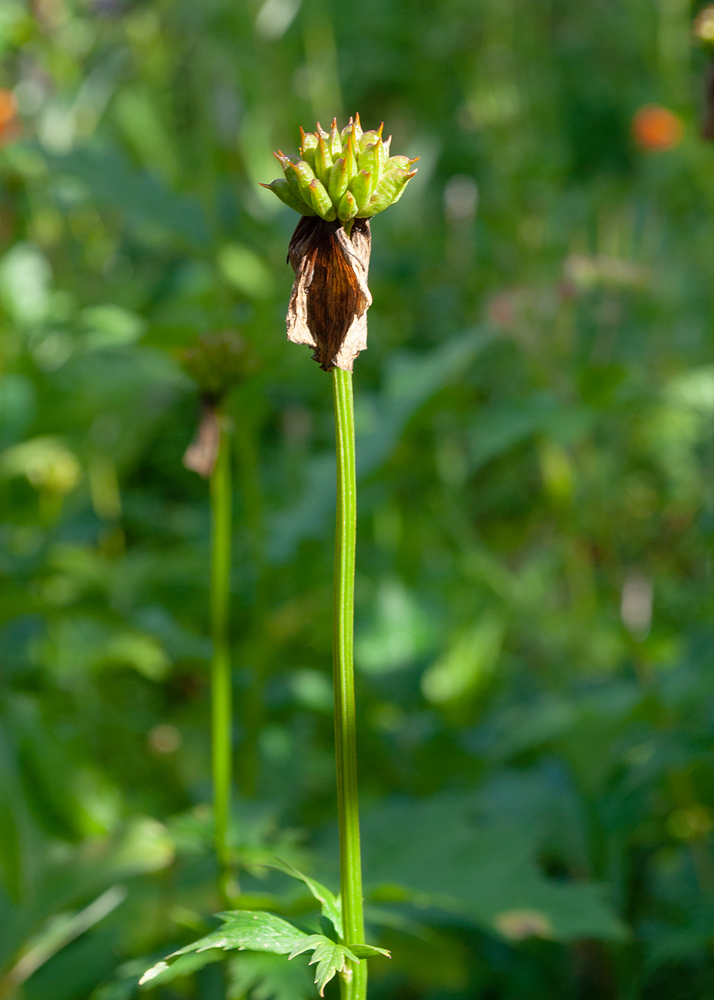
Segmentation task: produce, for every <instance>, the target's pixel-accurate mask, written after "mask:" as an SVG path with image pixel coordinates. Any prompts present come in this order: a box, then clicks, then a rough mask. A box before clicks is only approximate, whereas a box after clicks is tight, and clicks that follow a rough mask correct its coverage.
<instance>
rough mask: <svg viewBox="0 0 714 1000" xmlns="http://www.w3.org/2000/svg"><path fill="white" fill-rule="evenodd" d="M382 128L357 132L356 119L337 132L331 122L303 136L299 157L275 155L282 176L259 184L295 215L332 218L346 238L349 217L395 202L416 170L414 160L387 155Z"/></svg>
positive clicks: (368, 214)
mask: <svg viewBox="0 0 714 1000" xmlns="http://www.w3.org/2000/svg"><path fill="white" fill-rule="evenodd" d="M382 128H383V126H382V125H380V127H379V128H378V129H371V130H369V131H367V132H364V131H363V130H362V126H361V124H360V120H359V115H355V117H354V119H352V118H350V121H349V124H348V125H346V126H345V128H343V129H342V131H340V130H339V129H338V127H337V119H336V118H335V119H333V122H332V128H331V129H330V131H329V132H325V131H324V129H323V128H322V127H321V125H320V123H319V122H318V123H317V129H316V131H315V132H308V133H305V132H303V130H302V129H300V133H301V135H302V142H301V144H300V156H286V155H285V154H284V153H283V152H282V150H278V152H277V153H275V156H276V157H277V159H278V162H279V163H280V166H281V167H282V168H283V174H284V177H280V178H278V179H277V180H274V181H273V182H272V183H271V184H263V185H262V187H265V188H268V190H269V191H272V192H273V193H274V194H276V195H277V196H278V198H280V200H281V201H282V202H284V203H285V204H286V205H288V206H289V207H290V208H292V209H294V210H295V211H296V212H299V213H300V214H301V215H308V216H319V217H320V218H321V219H325V221H327V222H332V221H334V220H335V219H339V221H340V222H341V223H342V224H343V225H344V228H345V230H346V232H347V233H348V234H349V233H350V231H351V229H352V225H353V222H354V220H355V219H369V218H371V217H372V216H373V215H377V213H378V212H383V211H384V209H385V208H389V206H390V205H393V204H394V203H395V202H397V201H399V199H400V198H401V196H402V194H403V193H404V188H405V187H406V186H407V184H408V183H409V181H410V180H411V178H412V177H413V176H414V174H415V173H416V170H411V169H410V168H411V166H412V164H413V163H416V160H417V159H419V157H416V159H414V160H410V159H409V158H408V157H406V156H390V155H389V147H390V143H391V141H392V137H391V136H390V137H389V139H387V140H386V141H383V140H382Z"/></svg>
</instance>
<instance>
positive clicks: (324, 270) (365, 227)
mask: <svg viewBox="0 0 714 1000" xmlns="http://www.w3.org/2000/svg"><path fill="white" fill-rule="evenodd" d="M370 247H371V234H370V229H369V220H368V219H357V220H356V221H355V223H354V225H353V227H352V232H351V233H350V235H349V236H348V235H347V233H346V232H345V230H344V228H343V226H342V223H341V222H339V221H335V222H325V221H324V219H320V218H309V217H306V216H305V217H303V218H302V219H300V222H298V224H297V228H296V229H295V232H294V233H293V237H292V239H291V240H290V248H289V250H288V261H289V262H290V264H291V265H292V268H293V270H294V271H295V281H294V283H293V290H292V294H291V295H290V304H289V306H288V316H287V325H288V340H290V341H292V343H293V344H306V345H307V346H308V347H314V348H315V353H314V354H313V358H314V360H315V361H317V362H318V364H319V365H320V367H321V368H322V369H323V371H330V370H331V369H332V368H342V369H343V371H349V372H351V371H352V364H353V362H354V359H355V358H356V357H357V355H358V354H359V353H360V351H364V350H366V348H367V309H368V308H369V307H370V306H371V304H372V296H371V295H370V292H369V288H368V287H367V274H368V271H369V254H370Z"/></svg>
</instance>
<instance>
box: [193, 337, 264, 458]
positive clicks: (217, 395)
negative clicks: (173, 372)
mask: <svg viewBox="0 0 714 1000" xmlns="http://www.w3.org/2000/svg"><path fill="white" fill-rule="evenodd" d="M181 363H182V365H183V368H184V370H185V371H186V373H187V374H188V375H189V376H190V377H191V378H192V379H193V380H194V382H195V383H196V385H197V386H198V388H199V390H200V392H201V419H200V421H199V425H198V428H197V430H196V435H195V437H194V439H193V441H192V442H191V444H190V445H189V446H188V448H187V449H186V451H185V452H184V456H183V464H184V465H185V466H186V468H187V469H192V470H193V471H194V472H197V473H198V474H199V475H200V476H204V477H206V478H207V477H208V476H210V475H211V472H212V471H213V467H214V466H215V464H216V458H217V457H218V449H219V445H220V440H221V426H222V421H223V420H225V418H224V417H223V416H222V415H221V412H220V404H221V402H222V401H223V399H224V398H225V397H226V396H227V395H228V393H229V392H230V391H231V389H233V388H234V387H235V386H236V385H238V384H239V383H240V382H242V381H243V380H244V379H245V377H246V376H247V375H248V374H249V373H250V372H251V371H252V370H253V368H254V359H253V357H252V356H251V354H250V353H249V351H248V349H247V347H246V345H245V343H244V341H243V340H242V339H241V338H240V337H239V336H238V334H237V333H234V332H233V331H232V330H227V331H225V332H224V333H207V334H204V335H203V336H202V337H198V339H197V340H196V341H195V343H194V344H193V345H192V346H191V347H187V348H185V349H184V350H183V351H182V352H181Z"/></svg>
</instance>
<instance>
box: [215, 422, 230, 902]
mask: <svg viewBox="0 0 714 1000" xmlns="http://www.w3.org/2000/svg"><path fill="white" fill-rule="evenodd" d="M219 420H220V423H221V437H220V446H219V449H218V456H217V458H216V464H215V466H214V468H213V472H212V473H211V482H210V489H211V639H212V641H213V659H212V662H211V762H212V773H213V812H214V822H215V846H216V857H217V859H218V867H219V890H220V894H221V897H222V900H223V902H224V903H228V902H229V899H228V896H229V883H230V874H231V872H230V850H229V846H228V820H229V816H230V809H231V756H232V718H233V705H232V700H233V690H232V684H231V664H230V653H229V645H228V608H229V601H230V586H231V584H230V579H231V506H232V487H231V466H230V438H229V435H228V431H227V429H226V426H225V418H224V417H223V415H222V414H219Z"/></svg>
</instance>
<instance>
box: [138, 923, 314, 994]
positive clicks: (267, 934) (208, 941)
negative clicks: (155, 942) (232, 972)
mask: <svg viewBox="0 0 714 1000" xmlns="http://www.w3.org/2000/svg"><path fill="white" fill-rule="evenodd" d="M218 916H219V917H220V918H221V920H223V921H224V923H223V926H222V927H219V928H218V930H215V931H212V932H211V933H210V934H206V935H205V937H202V938H199V939H198V940H197V941H193V942H192V943H191V944H187V945H186V946H185V947H184V948H179V950H178V951H174V952H172V954H170V955H168V956H167V958H165V959H164V960H163V961H161V962H157V964H156V965H154V966H152V967H151V968H150V969H147V971H146V972H145V973H144V975H143V976H142V977H141V979H140V981H139V983H140V985H143V984H144V983H148V982H151V981H152V980H154V979H156V978H157V977H158V976H160V975H163V974H164V972H165V970H166V968H167V966H168V965H170V964H171V962H172V960H174V959H177V958H179V957H180V956H181V955H188V954H190V953H192V952H205V951H209V950H210V949H212V948H220V949H222V950H223V951H234V950H235V951H243V950H248V951H267V952H273V953H274V954H276V955H287V954H288V953H289V952H291V951H292V950H293V948H295V946H296V945H298V944H299V943H300V942H301V941H303V940H304V939H305V934H304V933H303V931H301V930H298V928H297V927H294V926H293V925H292V924H289V923H288V922H287V920H283V919H281V918H280V917H276V916H275V915H274V914H272V913H264V912H261V911H257V912H256V911H252V910H229V911H228V912H226V913H219V914H218Z"/></svg>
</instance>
